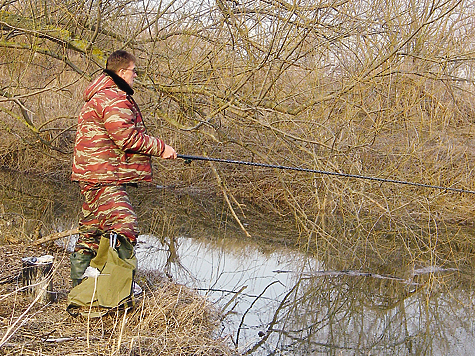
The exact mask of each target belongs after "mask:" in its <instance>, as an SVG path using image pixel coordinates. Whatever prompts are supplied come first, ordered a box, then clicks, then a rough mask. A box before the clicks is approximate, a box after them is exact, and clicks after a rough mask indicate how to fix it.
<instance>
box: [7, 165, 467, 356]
mask: <svg viewBox="0 0 475 356" xmlns="http://www.w3.org/2000/svg"><path fill="white" fill-rule="evenodd" d="M0 178H1V179H2V182H3V183H2V184H1V185H0V186H1V190H0V199H1V200H0V204H1V205H0V207H1V209H2V210H1V211H0V229H3V227H4V226H7V225H8V224H10V225H9V226H10V227H11V226H16V225H18V230H17V231H27V235H28V236H23V237H24V238H25V239H28V238H30V235H31V234H33V233H34V231H35V229H37V227H38V225H39V224H41V226H42V230H43V233H44V234H47V233H51V232H54V231H57V230H65V229H69V228H71V227H72V226H74V224H75V223H76V222H77V214H78V212H79V207H80V202H81V199H80V196H79V194H78V191H77V187H76V185H74V184H70V183H69V182H63V183H61V184H59V183H58V182H54V181H48V180H45V179H39V180H34V179H31V178H28V179H26V178H25V177H20V176H19V175H12V174H7V173H3V174H2V176H1V177H0ZM132 195H133V196H132V198H133V202H134V204H135V205H136V206H137V212H138V215H139V218H140V224H141V229H142V232H144V234H143V235H141V236H140V238H139V248H138V256H139V267H140V268H142V269H158V270H160V271H164V272H167V273H168V274H169V275H171V276H172V277H173V278H174V279H175V280H177V281H178V282H180V283H184V284H186V285H187V286H189V287H191V288H196V289H197V290H199V291H200V292H201V293H206V294H207V295H208V296H209V298H210V300H212V301H214V302H215V303H216V306H217V308H219V309H221V310H223V313H224V315H225V318H224V320H223V325H222V329H221V336H228V337H229V339H230V340H232V342H234V343H235V345H236V347H237V348H238V350H239V351H240V352H241V353H243V354H249V355H296V356H300V355H320V354H324V355H473V354H474V352H473V350H475V337H474V336H475V335H474V331H475V330H474V325H473V320H474V293H473V290H474V289H473V284H472V276H471V271H472V268H471V264H470V263H468V262H464V264H460V265H454V264H452V265H450V266H448V267H445V266H444V268H441V266H438V265H437V264H436V263H435V262H433V260H431V259H430V258H428V259H427V261H419V263H418V264H417V265H416V264H415V263H413V261H412V263H401V261H404V258H401V259H398V260H397V261H396V262H394V261H391V260H390V258H386V259H384V258H379V259H378V258H376V257H371V258H370V254H369V253H368V254H366V255H365V256H362V257H364V258H361V259H360V260H363V261H364V263H359V264H356V263H354V261H355V260H354V259H352V256H354V255H355V254H356V252H355V249H352V248H350V247H347V246H346V245H345V241H342V244H341V245H340V246H337V249H334V250H324V251H322V250H320V251H318V253H313V255H309V254H304V253H300V252H299V251H298V250H297V249H296V248H295V247H294V246H293V245H292V244H291V243H287V246H286V245H285V243H284V242H291V241H293V240H294V236H293V234H295V231H294V227H293V225H292V223H291V222H290V223H289V222H287V223H285V222H283V219H282V218H281V217H278V218H276V217H272V216H270V215H269V214H268V213H263V214H261V215H259V214H260V213H259V212H258V211H255V212H253V213H252V214H249V212H248V213H247V219H248V221H247V222H248V224H249V231H251V233H252V235H253V239H246V238H245V237H244V236H243V234H242V232H241V231H240V229H239V227H237V226H235V224H233V221H232V219H230V218H229V217H228V214H227V209H226V205H225V204H224V203H222V202H220V201H219V200H213V199H208V197H206V198H203V195H200V194H196V192H192V191H191V190H190V191H181V192H178V191H167V190H164V189H156V187H153V186H148V187H144V188H142V189H139V190H134V191H133V192H132ZM264 215H265V216H266V218H264V217H263V216H264ZM2 224H3V225H2ZM1 231H5V230H1ZM145 233H146V234H145ZM1 238H2V239H4V235H3V232H2V235H1ZM335 241H336V240H335ZM383 242H384V241H383ZM333 244H334V245H335V243H333ZM348 246H351V244H349V243H348ZM358 252H359V251H358ZM397 252H398V253H401V252H400V251H397ZM374 255H375V256H378V254H377V253H375V254H374ZM462 259H463V260H464V261H466V259H465V257H463V258H462V257H461V260H462ZM360 260H358V261H360ZM424 263H425V264H424Z"/></svg>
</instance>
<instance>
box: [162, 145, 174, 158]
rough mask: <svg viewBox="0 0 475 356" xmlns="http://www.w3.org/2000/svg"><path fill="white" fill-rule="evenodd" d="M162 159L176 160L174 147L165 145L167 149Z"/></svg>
mask: <svg viewBox="0 0 475 356" xmlns="http://www.w3.org/2000/svg"><path fill="white" fill-rule="evenodd" d="M160 157H162V158H164V159H175V158H176V152H175V149H174V148H173V147H171V146H168V145H167V144H165V149H164V150H163V152H162V154H161V155H160Z"/></svg>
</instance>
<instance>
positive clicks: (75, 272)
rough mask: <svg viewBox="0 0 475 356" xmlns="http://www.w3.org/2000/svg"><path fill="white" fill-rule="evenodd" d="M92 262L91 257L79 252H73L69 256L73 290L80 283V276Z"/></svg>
mask: <svg viewBox="0 0 475 356" xmlns="http://www.w3.org/2000/svg"><path fill="white" fill-rule="evenodd" d="M91 260H92V255H90V254H84V253H79V252H73V253H72V254H71V256H70V261H71V279H72V281H73V288H74V287H76V286H77V285H78V284H80V283H81V282H82V275H83V274H84V271H85V270H86V268H87V267H89V263H90V262H91Z"/></svg>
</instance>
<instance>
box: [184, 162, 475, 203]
mask: <svg viewBox="0 0 475 356" xmlns="http://www.w3.org/2000/svg"><path fill="white" fill-rule="evenodd" d="M177 157H178V158H182V159H184V160H185V162H186V163H189V162H191V161H211V162H222V163H232V164H241V165H245V166H254V167H265V168H277V169H285V170H292V171H299V172H309V173H317V174H324V175H330V176H338V177H346V178H357V179H366V180H372V181H377V182H384V183H395V184H405V185H411V186H415V187H422V188H431V189H439V190H444V191H452V192H457V193H470V194H475V191H473V190H467V189H460V188H452V187H442V186H438V185H430V184H424V183H415V182H408V181H404V180H396V179H387V178H378V177H368V176H362V175H358V174H348V173H340V172H328V171H321V170H318V169H310V168H301V167H291V166H281V165H277V164H267V163H258V162H246V161H236V160H232V159H222V158H213V157H204V156H190V155H182V154H177Z"/></svg>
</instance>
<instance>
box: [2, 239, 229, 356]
mask: <svg viewBox="0 0 475 356" xmlns="http://www.w3.org/2000/svg"><path fill="white" fill-rule="evenodd" d="M0 251H1V254H2V256H5V257H4V259H3V262H2V263H3V266H2V271H3V272H2V274H1V280H2V285H1V286H0V287H1V288H0V290H1V295H0V298H1V301H2V302H1V307H0V333H1V341H0V343H1V346H0V354H1V355H18V354H21V355H232V354H234V353H233V351H232V350H231V348H230V347H229V346H228V345H227V343H226V340H225V339H221V338H218V337H217V336H216V329H217V327H218V325H219V312H218V311H217V310H216V309H215V308H214V307H213V306H212V305H211V304H210V303H209V302H208V301H207V300H206V299H205V298H203V297H201V296H199V295H198V294H197V293H195V292H194V291H192V290H190V289H188V288H186V287H184V286H182V285H178V284H175V283H173V282H171V281H169V280H168V279H166V278H163V277H162V276H160V275H146V276H145V275H142V276H139V279H140V281H141V283H142V285H143V286H146V288H145V290H146V293H145V295H144V297H143V298H142V300H141V301H140V302H139V303H138V305H137V306H136V307H135V308H134V309H133V310H129V311H127V312H123V311H121V312H111V313H110V314H108V315H106V316H104V317H102V318H97V319H93V318H91V319H89V320H88V318H87V317H83V316H79V317H76V318H73V317H71V316H70V315H69V314H68V313H67V312H66V296H67V292H68V289H69V286H70V281H69V277H68V274H69V263H68V259H67V258H66V255H65V254H64V252H62V251H54V255H55V263H54V265H55V268H56V270H55V273H54V275H53V283H54V287H55V288H54V290H55V291H57V292H58V302H57V303H53V304H50V305H42V304H41V303H33V301H32V298H31V297H30V296H29V295H25V294H23V293H22V292H21V291H20V289H19V284H21V281H19V280H16V279H15V278H14V277H15V276H16V275H18V273H20V272H21V257H24V256H38V254H39V253H50V254H51V251H47V250H44V251H39V250H38V248H35V249H34V250H32V249H29V248H28V247H26V246H25V245H3V246H0ZM9 277H11V278H10V280H8V279H9Z"/></svg>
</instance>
